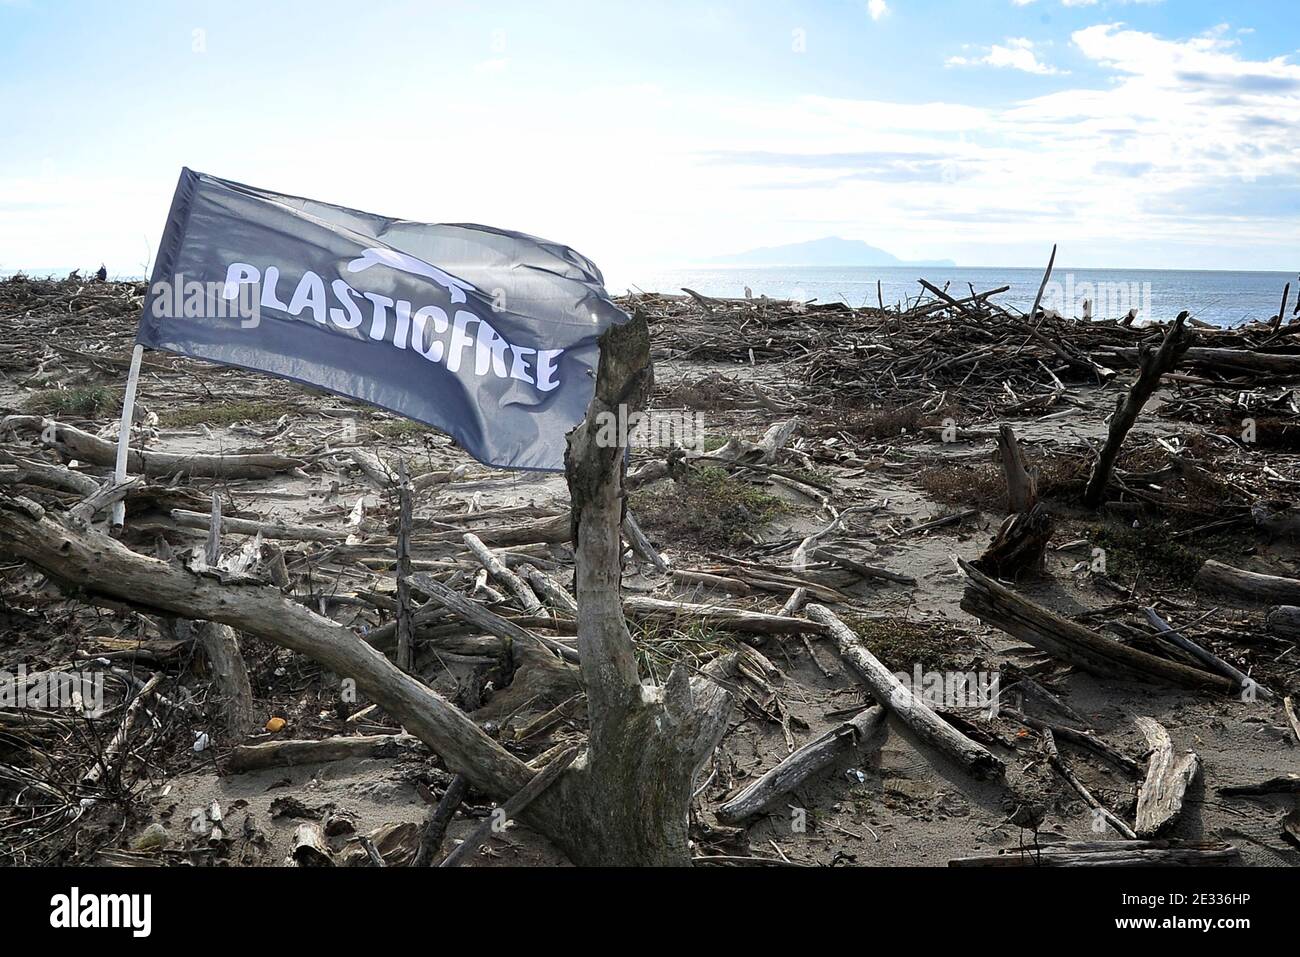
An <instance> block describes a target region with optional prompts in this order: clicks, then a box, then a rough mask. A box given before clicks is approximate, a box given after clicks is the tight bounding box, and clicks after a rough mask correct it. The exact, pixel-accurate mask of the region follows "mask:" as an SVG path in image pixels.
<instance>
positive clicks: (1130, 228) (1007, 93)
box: [0, 0, 1300, 281]
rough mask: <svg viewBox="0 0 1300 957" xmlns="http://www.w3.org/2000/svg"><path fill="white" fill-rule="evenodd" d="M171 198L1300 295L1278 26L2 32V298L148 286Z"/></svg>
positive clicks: (596, 256)
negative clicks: (206, 196) (191, 182)
mask: <svg viewBox="0 0 1300 957" xmlns="http://www.w3.org/2000/svg"><path fill="white" fill-rule="evenodd" d="M182 166H189V167H191V168H192V169H196V170H200V171H202V172H207V173H212V174H214V175H217V176H221V177H224V178H226V179H233V180H236V181H239V182H243V183H248V184H251V185H256V186H260V187H265V188H268V189H273V190H278V191H281V192H286V193H291V194H295V195H301V196H309V197H312V198H314V199H319V200H324V201H327V202H333V203H338V204H341V205H346V206H351V207H355V208H359V209H364V210H367V211H370V212H375V213H381V214H384V215H390V216H398V217H402V218H405V219H410V220H419V221H428V222H478V223H485V224H489V225H492V226H499V227H503V228H509V229H518V230H522V231H524V232H529V233H533V234H535V235H539V236H542V237H545V238H547V239H551V240H554V241H557V242H561V243H565V244H568V245H571V246H573V247H574V248H576V249H578V250H579V251H580V252H582V253H584V254H585V255H587V256H589V257H591V258H592V259H593V260H595V261H596V262H597V264H599V265H600V266H601V267H602V268H603V269H604V270H605V273H606V275H607V276H609V275H618V276H621V277H627V278H628V279H629V280H631V281H635V276H636V275H637V274H638V272H639V271H643V270H646V271H648V270H650V269H653V268H661V267H673V266H684V265H691V264H695V263H699V262H702V261H707V260H708V259H709V258H710V257H713V256H721V255H726V254H730V253H736V252H741V251H744V250H747V249H750V248H754V247H760V246H770V245H778V244H783V243H792V242H800V241H805V240H810V239H817V238H821V237H825V236H841V237H845V238H850V239H860V240H864V241H866V242H868V243H870V244H872V245H875V246H879V247H881V248H883V249H886V250H888V251H889V252H891V253H893V254H895V255H897V256H899V257H901V258H904V259H940V258H946V259H953V260H955V261H956V262H957V263H958V264H960V265H963V266H1041V265H1042V264H1043V262H1044V261H1045V260H1046V257H1047V252H1048V251H1049V249H1050V247H1051V244H1052V243H1054V242H1055V243H1059V244H1060V245H1061V250H1062V253H1061V261H1063V262H1064V263H1066V264H1067V265H1069V266H1071V267H1075V268H1086V267H1132V268H1193V269H1278V270H1295V269H1297V268H1300V265H1298V264H1300V16H1297V10H1296V7H1295V5H1294V0H1259V2H1225V0H1221V2H1202V0H1163V2H1154V0H1146V2H1139V0H964V2H962V0H862V2H837V0H824V2H817V3H813V2H786V3H776V2H757V0H756V2H740V0H737V2H729V3H707V2H681V3H678V2H673V0H661V2H660V0H651V2H647V0H642V2H626V3H625V2H622V0H603V2H587V0H564V2H557V3H552V2H539V0H532V2H509V0H497V2H489V3H471V2H454V0H453V2H424V3H416V2H404V3H398V2H385V0H368V2H364V3H362V2H358V0H350V2H336V0H316V2H312V3H306V2H301V3H299V2H270V0H261V2H257V3H248V2H243V0H225V2H220V3H217V2H162V0H159V2H146V0H139V2H131V0H121V2H118V3H113V4H108V3H90V2H83V3H73V2H53V0H51V2H44V0H0V272H4V271H11V270H16V269H22V268H26V269H38V268H51V267H70V266H81V267H89V268H91V269H93V268H95V267H96V266H98V265H99V263H101V262H104V263H105V264H107V266H108V268H109V271H110V272H111V273H113V274H115V275H133V274H134V275H138V274H142V273H143V272H144V271H145V266H146V264H148V263H150V262H151V261H152V256H153V250H154V248H155V247H156V244H157V241H158V238H159V236H160V234H161V231H162V226H163V222H164V219H165V216H166V212H167V207H168V204H169V202H170V199H171V194H172V191H173V189H174V188H175V183H176V177H177V174H178V173H179V171H180V169H181V167H182Z"/></svg>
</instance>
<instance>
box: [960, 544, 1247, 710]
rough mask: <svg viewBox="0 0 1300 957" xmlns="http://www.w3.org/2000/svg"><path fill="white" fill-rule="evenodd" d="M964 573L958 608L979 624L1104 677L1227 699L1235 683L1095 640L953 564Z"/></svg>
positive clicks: (982, 576) (969, 568)
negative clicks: (1164, 683) (1162, 683)
mask: <svg viewBox="0 0 1300 957" xmlns="http://www.w3.org/2000/svg"><path fill="white" fill-rule="evenodd" d="M957 565H958V567H960V568H961V570H962V571H963V572H965V573H966V590H965V592H964V593H963V594H962V599H961V607H962V610H963V611H965V612H966V613H967V614H970V615H974V616H975V617H976V618H978V619H979V620H980V621H982V622H984V623H985V624H987V625H992V626H993V627H995V628H1000V629H1001V630H1002V631H1005V632H1006V633H1007V634H1009V635H1013V636H1015V637H1016V638H1019V639H1020V640H1021V641H1024V642H1027V643H1029V644H1031V645H1033V646H1034V647H1035V648H1038V649H1041V650H1042V651H1045V652H1047V653H1048V654H1050V655H1052V656H1053V657H1055V658H1059V659H1060V660H1062V661H1065V662H1069V663H1070V664H1073V665H1077V666H1078V667H1080V668H1082V669H1084V670H1085V671H1088V672H1090V673H1092V674H1095V675H1098V676H1099V677H1103V678H1115V677H1120V678H1129V679H1137V680H1149V679H1151V678H1159V679H1160V680H1162V681H1168V682H1170V683H1172V684H1175V685H1178V686H1180V687H1184V688H1198V689H1202V690H1205V691H1216V692H1219V693H1221V694H1230V693H1231V692H1232V690H1233V687H1234V684H1233V682H1232V680H1231V679H1229V678H1225V677H1223V676H1222V675H1216V674H1212V673H1210V672H1208V671H1202V670H1201V669H1199V668H1192V667H1190V666H1188V665H1184V664H1179V663H1178V662H1175V661H1168V660H1166V659H1164V658H1158V657H1156V656H1155V655H1151V654H1147V653H1146V652H1145V651H1139V650H1138V649H1136V648H1130V647H1128V646H1127V645H1121V644H1120V643H1119V642H1117V641H1113V640H1111V639H1110V638H1106V637H1104V636H1103V635H1099V634H1097V633H1096V632H1094V631H1092V630H1091V629H1089V628H1085V627H1084V626H1083V625H1081V624H1079V623H1078V622H1075V621H1070V620H1069V619H1068V618H1062V617H1061V616H1060V615H1058V614H1056V613H1055V612H1053V611H1049V610H1048V609H1046V608H1044V607H1043V606H1041V605H1039V604H1036V603H1035V602H1032V601H1030V600H1029V599H1028V598H1025V597H1024V596H1022V595H1017V594H1016V593H1015V592H1013V591H1012V590H1011V589H1009V588H1007V587H1005V586H1003V585H1001V584H999V583H998V582H995V581H994V580H993V579H991V578H989V577H988V576H987V575H985V574H983V573H982V572H980V571H979V570H978V569H976V568H975V567H974V566H973V565H971V564H970V562H967V561H964V560H963V559H960V558H959V559H957Z"/></svg>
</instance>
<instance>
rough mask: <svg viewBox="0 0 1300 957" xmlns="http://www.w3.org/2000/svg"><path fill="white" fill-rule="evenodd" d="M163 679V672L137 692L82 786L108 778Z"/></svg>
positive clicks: (158, 673) (87, 773)
mask: <svg viewBox="0 0 1300 957" xmlns="http://www.w3.org/2000/svg"><path fill="white" fill-rule="evenodd" d="M162 677H163V676H162V673H161V672H156V673H155V674H154V675H152V676H151V677H150V678H149V680H148V681H146V682H145V683H144V686H143V687H141V688H140V689H139V690H138V691H136V694H135V697H134V698H132V699H131V703H130V704H129V705H127V706H126V714H125V715H123V716H122V723H121V724H120V725H119V726H118V728H117V731H116V732H115V733H114V734H113V737H112V738H111V739H109V742H108V745H107V746H106V747H105V748H104V752H103V753H102V754H101V755H99V758H98V760H96V762H95V763H94V764H93V765H92V766H91V768H90V770H89V771H87V772H86V774H85V775H84V776H83V777H82V779H81V783H82V784H98V783H99V782H100V781H102V780H104V779H105V778H106V777H108V775H109V772H110V771H112V769H113V767H114V765H115V764H116V763H117V759H118V758H119V757H120V756H121V755H122V752H123V751H124V750H125V749H126V743H127V741H128V740H129V739H130V737H131V729H132V728H134V727H135V723H136V721H138V720H139V718H140V711H141V709H142V708H143V706H144V703H145V701H146V700H147V699H148V698H149V696H150V695H151V694H153V693H154V689H155V688H157V687H158V683H159V682H160V681H162Z"/></svg>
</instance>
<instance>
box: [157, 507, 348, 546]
mask: <svg viewBox="0 0 1300 957" xmlns="http://www.w3.org/2000/svg"><path fill="white" fill-rule="evenodd" d="M171 516H172V521H173V522H175V523H176V524H177V525H180V526H182V527H183V528H197V529H200V530H202V531H205V532H206V531H209V530H210V529H211V527H212V518H211V516H209V515H204V514H203V513H202V512H191V511H187V510H186V509H181V508H176V509H172V513H171ZM221 532H222V534H225V535H261V536H262V537H263V538H274V539H287V540H289V541H294V542H341V541H343V540H344V539H345V538H347V534H348V533H347V532H346V531H343V530H342V529H337V528H322V527H320V526H318V525H293V524H287V523H282V522H258V521H253V520H251V519H246V518H229V517H222V518H221Z"/></svg>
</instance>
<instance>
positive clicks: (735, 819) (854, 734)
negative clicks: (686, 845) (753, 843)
mask: <svg viewBox="0 0 1300 957" xmlns="http://www.w3.org/2000/svg"><path fill="white" fill-rule="evenodd" d="M884 718H885V709H884V708H882V707H881V706H880V705H874V706H872V707H870V708H868V709H867V710H865V711H863V712H862V713H861V714H859V715H856V716H854V717H853V718H851V719H850V720H848V721H846V722H844V723H843V724H841V725H839V726H838V727H835V728H831V730H829V731H827V732H826V733H825V734H823V735H822V736H821V737H819V738H817V739H816V740H815V741H810V742H809V743H808V744H805V745H804V746H803V747H801V748H799V749H798V750H796V751H795V752H794V753H793V754H791V755H790V756H789V757H788V758H786V759H785V760H784V761H782V762H781V763H780V764H778V765H777V766H776V767H774V768H772V770H770V771H767V772H766V773H764V774H763V776H762V777H760V778H759V779H758V780H756V781H754V782H753V783H752V784H750V785H749V786H748V787H747V788H745V789H744V790H743V791H741V792H740V793H739V794H738V795H736V796H735V797H734V798H732V799H731V800H730V801H728V802H727V803H726V804H724V805H722V807H720V808H718V811H717V818H718V820H719V821H721V822H722V823H723V824H739V823H740V822H741V821H743V820H745V819H746V818H749V817H752V816H754V815H755V814H758V813H759V812H760V811H762V810H763V809H764V808H767V807H769V806H770V805H771V804H772V803H773V802H775V801H776V800H778V799H779V798H781V797H782V796H784V795H786V794H789V793H790V792H791V791H793V790H794V789H795V788H797V787H799V785H801V784H803V782H804V781H806V780H808V779H809V778H810V777H812V776H813V775H814V774H816V773H818V772H819V771H822V770H825V769H826V768H828V767H830V766H831V765H832V764H834V763H835V762H837V761H839V760H840V759H841V758H843V757H844V756H845V755H847V754H851V753H853V752H854V751H855V750H857V749H858V748H859V747H861V746H862V745H863V744H865V743H866V742H867V741H868V740H869V739H870V737H871V735H872V733H873V732H874V731H875V730H876V728H877V727H879V725H880V723H881V722H882V721H883V720H884Z"/></svg>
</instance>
